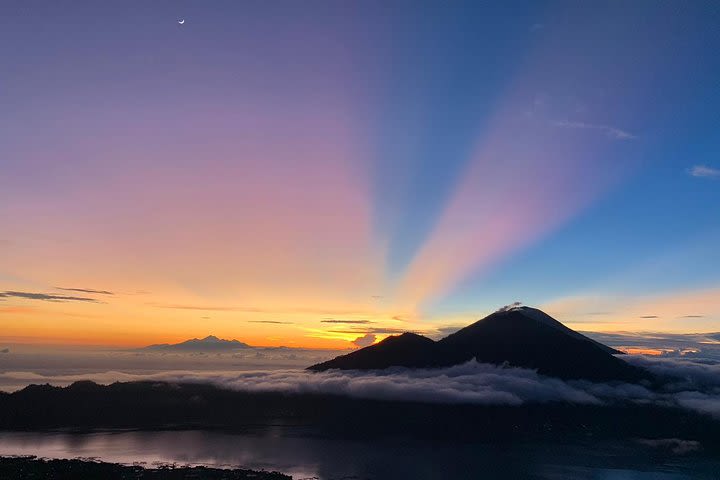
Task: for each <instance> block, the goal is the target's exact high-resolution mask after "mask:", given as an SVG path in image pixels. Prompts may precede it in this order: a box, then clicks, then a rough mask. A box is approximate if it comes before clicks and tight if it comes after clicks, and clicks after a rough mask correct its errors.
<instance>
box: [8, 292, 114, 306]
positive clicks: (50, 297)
mask: <svg viewBox="0 0 720 480" xmlns="http://www.w3.org/2000/svg"><path fill="white" fill-rule="evenodd" d="M0 297H3V298H25V299H27V300H41V301H45V302H85V303H102V302H100V301H98V300H96V299H94V298H89V297H75V296H71V295H55V294H52V293H35V292H16V291H13V290H8V291H5V292H0Z"/></svg>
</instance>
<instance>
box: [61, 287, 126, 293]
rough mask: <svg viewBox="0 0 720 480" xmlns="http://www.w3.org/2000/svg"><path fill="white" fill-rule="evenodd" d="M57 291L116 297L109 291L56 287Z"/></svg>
mask: <svg viewBox="0 0 720 480" xmlns="http://www.w3.org/2000/svg"><path fill="white" fill-rule="evenodd" d="M55 288H56V289H57V290H63V291H65V292H81V293H95V294H98V295H115V293H114V292H109V291H107V290H94V289H92V288H65V287H55Z"/></svg>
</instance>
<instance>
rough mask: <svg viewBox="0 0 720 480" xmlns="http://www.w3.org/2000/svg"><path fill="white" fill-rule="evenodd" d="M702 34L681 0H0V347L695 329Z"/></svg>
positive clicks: (707, 36) (308, 343) (713, 186)
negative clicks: (476, 328) (538, 320)
mask: <svg viewBox="0 0 720 480" xmlns="http://www.w3.org/2000/svg"><path fill="white" fill-rule="evenodd" d="M183 19H184V23H182V24H180V23H179V21H180V20H183ZM718 50H720V5H719V4H718V3H717V2H710V1H707V2H705V1H696V2H682V1H667V2H655V1H636V2H621V1H608V2H576V1H569V2H541V1H532V2H509V4H508V2H466V3H465V2H460V1H458V2H451V3H450V4H448V3H447V2H419V1H413V2H401V1H383V2H371V1H367V2H329V1H328V2H322V1H311V2H282V1H281V2H255V1H247V2H235V1H219V0H218V1H214V2H209V3H208V2H190V1H155V2H140V1H123V2H117V1H110V2H100V3H98V2H90V1H78V2H72V3H71V4H67V3H65V4H63V5H60V4H59V3H58V2H52V1H36V2H30V3H28V2H20V1H12V0H8V1H4V2H3V3H2V5H0V326H1V327H2V328H1V329H0V342H4V343H8V344H9V343H31V344H32V343H38V344H50V343H52V344H92V345H123V346H140V345H146V344H151V343H161V342H175V341H181V340H185V339H187V338H192V337H204V336H206V335H208V334H214V335H217V336H219V337H222V338H237V339H240V340H242V341H245V342H247V343H250V344H251V345H265V346H277V345H286V346H298V347H307V348H339V349H345V348H351V347H353V346H354V345H355V346H358V345H363V344H367V343H368V342H371V341H376V340H378V339H381V338H383V337H384V336H386V335H389V334H393V333H399V332H402V331H406V330H411V331H416V332H419V333H426V334H429V335H438V334H441V333H442V332H444V331H449V330H451V329H453V328H457V327H459V326H463V325H466V324H468V323H470V322H472V321H475V320H477V319H479V318H481V317H482V316H484V315H486V314H488V313H490V312H492V311H494V310H495V309H497V308H498V307H500V306H502V305H505V304H509V303H512V302H515V301H521V302H524V303H526V304H529V305H533V306H537V307H539V308H542V309H544V310H545V311H547V312H548V313H550V314H551V315H553V316H555V317H556V318H558V319H559V320H561V321H563V322H564V323H566V324H567V325H569V326H570V327H572V328H576V329H580V330H584V331H596V332H618V331H624V332H668V333H698V332H717V331H720V268H718V267H720V249H719V248H718V245H720V155H719V154H718V151H720V133H719V132H718V130H717V125H720V118H718V117H720V113H718V112H720V89H718V88H717V84H718V83H720V57H718V56H717V54H716V52H717V51H718Z"/></svg>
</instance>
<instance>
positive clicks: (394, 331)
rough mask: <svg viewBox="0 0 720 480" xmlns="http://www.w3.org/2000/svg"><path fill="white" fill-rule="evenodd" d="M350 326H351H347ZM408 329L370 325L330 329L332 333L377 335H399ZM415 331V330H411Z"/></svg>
mask: <svg viewBox="0 0 720 480" xmlns="http://www.w3.org/2000/svg"><path fill="white" fill-rule="evenodd" d="M348 328H352V327H348ZM407 331H408V330H406V329H402V328H383V327H370V328H361V327H358V328H357V329H354V330H349V329H348V330H330V332H332V333H347V334H350V333H357V334H368V333H374V334H377V335H399V334H402V333H405V332H407ZM413 333H417V332H413Z"/></svg>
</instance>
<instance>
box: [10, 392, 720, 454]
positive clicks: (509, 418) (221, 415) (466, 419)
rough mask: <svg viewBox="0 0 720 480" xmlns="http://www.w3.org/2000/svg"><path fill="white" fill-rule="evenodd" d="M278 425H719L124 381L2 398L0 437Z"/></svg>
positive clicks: (484, 429)
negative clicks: (12, 432)
mask: <svg viewBox="0 0 720 480" xmlns="http://www.w3.org/2000/svg"><path fill="white" fill-rule="evenodd" d="M268 425H283V426H285V427H286V428H291V429H297V430H298V432H300V431H302V432H303V433H307V432H310V433H312V434H317V435H322V436H327V437H331V436H342V437H355V438H358V439H368V438H379V437H397V436H407V437H412V438H416V439H431V440H433V441H450V442H458V441H460V442H462V441H481V440H489V441H498V440H502V439H507V440H518V439H528V440H536V439H539V438H540V439H553V438H554V439H558V438H561V439H568V438H572V437H581V438H595V439H632V438H685V439H689V440H696V441H700V442H702V443H703V445H705V446H706V448H708V449H710V450H714V449H715V448H717V447H719V446H720V422H718V421H717V420H715V419H713V417H711V416H709V415H703V414H700V413H694V412H691V411H688V410H683V409H679V408H671V407H662V406H657V405H655V406H654V405H639V404H634V403H617V404H607V405H602V406H598V405H578V404H572V403H565V402H553V403H535V404H531V403H528V404H524V405H519V406H502V405H472V404H433V403H422V402H407V401H383V400H367V399H359V398H350V397H343V396H336V395H320V394H286V393H249V392H238V391H232V390H226V389H221V388H218V387H215V386H212V385H207V384H171V383H162V382H128V383H114V384H112V385H107V386H103V385H97V384H95V383H92V382H77V383H75V384H73V385H70V386H69V387H64V388H61V387H53V386H50V385H31V386H29V387H27V388H25V389H23V390H20V391H18V392H14V393H11V394H8V393H0V430H16V431H17V430H23V431H32V430H35V431H42V430H64V431H91V430H103V429H104V430H108V429H134V430H168V429H204V430H224V431H237V432H242V431H243V430H246V429H248V428H253V427H257V426H268Z"/></svg>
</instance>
